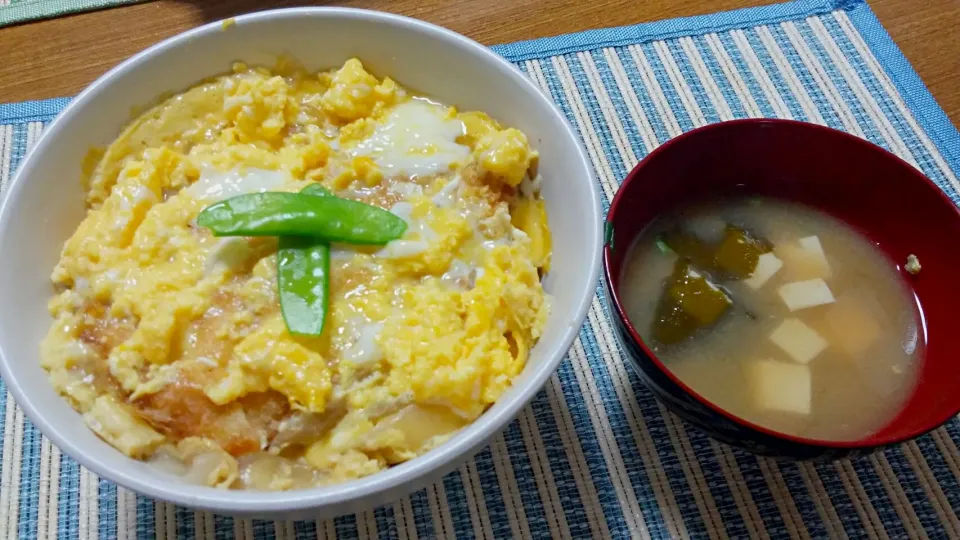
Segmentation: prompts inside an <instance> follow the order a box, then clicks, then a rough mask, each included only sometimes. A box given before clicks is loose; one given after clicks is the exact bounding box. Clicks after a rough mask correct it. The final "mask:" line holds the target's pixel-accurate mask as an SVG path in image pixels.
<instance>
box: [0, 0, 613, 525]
mask: <svg viewBox="0 0 960 540" xmlns="http://www.w3.org/2000/svg"><path fill="white" fill-rule="evenodd" d="M308 16H309V17H325V18H340V19H353V20H366V21H373V22H376V23H382V24H386V25H393V26H400V27H404V28H406V29H409V30H410V31H412V32H417V33H422V34H428V35H430V36H431V37H433V38H435V39H437V41H438V42H446V43H448V44H453V45H456V46H459V47H461V48H464V49H465V54H467V55H469V56H473V57H476V58H477V60H476V61H478V62H486V63H492V64H496V65H498V66H499V67H500V68H501V71H502V74H503V76H504V77H509V78H511V79H512V80H513V82H514V84H517V85H519V86H520V87H521V88H523V89H524V91H526V92H528V93H529V94H531V95H532V96H533V99H536V100H540V101H541V102H543V103H544V104H545V105H547V109H548V110H550V111H551V112H552V114H553V116H554V117H555V118H554V120H555V121H558V122H560V124H561V125H563V126H564V127H565V128H566V129H565V133H561V134H559V136H561V137H563V136H566V137H567V138H569V141H570V142H571V143H573V146H574V148H575V151H576V152H577V155H576V157H577V159H578V160H579V161H580V162H581V163H582V164H583V169H584V171H585V172H586V174H587V177H586V179H585V180H587V181H589V182H591V184H592V185H591V188H592V189H590V190H589V193H590V197H589V199H590V200H589V201H588V205H589V206H590V207H592V208H593V212H592V214H591V215H589V216H588V219H587V221H588V223H587V227H590V226H593V227H594V229H595V230H594V231H593V234H588V235H587V236H588V238H589V237H590V236H592V237H593V238H590V240H591V241H592V244H593V246H594V247H593V249H592V250H591V251H592V253H589V254H586V253H585V255H589V256H590V257H589V260H590V268H589V269H588V272H587V274H588V278H587V280H586V284H585V285H584V290H583V291H578V292H577V294H578V295H579V297H578V298H575V299H574V301H573V302H572V303H573V306H574V309H573V310H572V312H571V313H570V317H569V322H568V323H567V324H566V325H565V328H563V329H562V330H561V335H560V336H558V341H557V345H556V347H557V349H556V352H555V354H553V355H552V357H547V358H545V360H544V362H543V363H542V364H541V365H540V366H538V367H537V369H536V370H535V371H534V372H533V373H531V374H530V378H529V379H528V382H527V384H526V385H525V386H523V387H520V388H519V391H518V392H517V393H516V394H514V395H513V396H511V397H510V398H509V399H505V398H501V399H500V400H498V401H497V402H496V403H495V404H494V406H498V405H499V406H500V407H501V409H500V410H499V411H497V413H496V415H491V414H490V410H488V411H487V412H485V413H484V414H482V415H481V416H480V417H479V418H477V419H476V420H474V421H473V422H472V423H471V424H469V425H468V426H467V427H466V428H464V429H462V430H461V431H460V432H458V433H457V434H456V435H455V436H453V437H451V438H450V439H449V440H448V441H447V442H445V443H444V444H442V445H440V446H438V447H436V448H434V449H432V450H430V451H429V452H427V453H425V454H423V455H420V456H418V457H416V458H414V459H412V460H410V461H407V462H404V463H401V464H398V465H394V466H391V467H389V468H387V469H384V470H382V471H379V472H377V473H374V474H372V475H369V476H366V477H362V478H359V479H355V480H350V481H347V482H342V483H338V484H332V485H329V486H321V487H316V488H311V489H305V490H296V491H276V492H266V491H253V490H249V491H247V490H223V489H217V488H211V487H207V486H192V485H188V484H177V483H176V482H175V481H173V480H171V481H170V482H164V483H153V482H148V481H145V480H144V479H143V478H142V477H141V476H140V475H138V474H136V472H134V471H131V472H126V471H120V470H117V469H115V468H114V467H112V466H111V463H110V462H109V458H104V457H101V456H97V455H95V454H94V453H92V452H88V451H87V450H81V449H80V448H79V447H78V446H77V445H75V444H74V443H73V442H72V441H71V440H70V439H69V438H67V437H65V436H63V435H62V434H61V433H60V431H59V430H58V429H57V428H56V427H54V426H53V425H51V424H50V423H48V422H47V421H46V419H45V417H46V414H44V413H42V412H41V411H42V409H43V405H42V404H40V403H36V402H35V401H34V400H32V399H31V398H30V397H29V396H28V395H27V394H26V393H25V392H24V390H23V388H22V387H21V385H20V383H19V380H18V377H17V375H16V370H15V369H13V368H12V360H13V359H12V358H10V355H9V354H8V353H4V351H3V344H2V343H0V374H2V376H3V378H4V380H5V382H6V383H7V387H8V389H9V391H10V392H11V393H12V395H13V397H14V398H15V401H16V403H17V404H18V405H19V406H20V407H21V408H22V410H23V412H24V413H25V414H26V416H27V418H28V419H29V420H30V421H31V422H33V423H34V425H36V426H37V427H38V428H39V429H40V431H41V432H42V433H43V434H44V435H45V436H47V437H48V438H49V439H50V440H51V441H52V442H53V443H54V444H55V445H56V446H57V447H59V448H60V449H61V450H62V451H63V452H64V453H65V454H66V455H68V456H70V457H72V458H73V459H75V460H76V461H77V462H79V463H80V464H81V465H83V466H84V467H86V468H88V469H90V470H91V471H93V472H95V473H96V474H97V475H98V476H100V477H103V478H105V479H107V480H110V481H111V482H114V483H115V484H118V485H121V486H124V487H127V488H130V489H132V490H134V491H135V492H137V493H140V494H143V495H146V496H149V497H152V498H155V499H159V500H164V501H169V502H173V503H177V504H181V505H184V506H188V507H191V508H199V509H204V510H212V511H217V512H223V513H227V514H231V513H233V514H258V515H266V514H271V513H272V514H278V513H289V512H297V511H304V510H311V509H318V508H322V507H325V506H340V507H341V508H343V507H347V506H349V505H351V504H353V505H357V507H360V506H361V505H363V504H364V500H365V499H366V500H368V499H371V498H374V497H376V496H377V495H378V494H381V493H386V492H398V491H402V490H404V486H405V485H411V486H412V485H417V483H418V481H423V480H424V479H430V475H431V474H432V473H434V472H435V471H437V470H441V469H445V468H447V467H450V466H451V463H453V462H457V461H458V460H464V459H469V458H470V457H472V456H473V454H474V453H475V452H476V451H477V450H478V449H479V448H480V446H481V445H482V444H485V443H486V442H487V441H489V439H490V438H491V437H493V436H494V435H496V434H497V433H499V432H500V431H501V430H502V429H503V428H504V427H506V425H507V424H508V423H509V422H510V421H511V420H512V419H513V418H515V417H516V415H517V414H518V413H519V412H520V411H521V410H522V408H523V407H525V406H527V404H529V403H530V401H531V400H532V399H533V397H534V396H535V394H536V393H537V392H539V391H540V390H541V389H542V388H543V386H544V384H545V383H546V381H547V379H548V378H549V377H550V376H551V375H553V373H555V372H556V369H557V367H558V366H559V365H560V362H561V361H562V360H563V357H564V356H565V355H566V353H567V351H568V350H569V349H570V347H571V346H572V345H573V341H574V339H575V338H576V336H577V335H578V333H579V328H580V326H581V325H582V322H583V320H584V319H585V318H586V316H587V311H588V310H589V309H590V306H591V303H592V300H593V297H594V295H595V294H596V288H595V284H596V283H597V281H598V280H599V277H600V266H601V265H600V255H601V247H602V244H603V239H602V236H603V233H602V228H601V222H602V216H603V212H602V206H601V204H600V195H599V192H598V188H597V182H596V179H595V173H594V171H593V168H592V167H591V166H590V160H589V157H588V155H587V153H586V150H585V148H584V146H583V143H582V142H581V140H580V138H579V137H578V136H577V135H576V132H575V131H574V129H573V127H572V125H571V124H570V122H569V121H568V119H567V118H566V117H565V116H564V115H563V114H562V113H561V112H560V110H559V108H558V107H557V106H556V105H555V104H554V103H553V102H552V101H551V100H550V99H549V98H548V97H547V96H546V95H545V94H544V93H543V92H542V91H541V90H540V89H539V88H538V87H537V86H536V85H535V84H534V83H533V82H532V81H531V80H530V79H529V78H527V77H526V76H525V75H524V74H523V73H522V72H521V71H520V70H519V69H517V68H516V67H515V66H514V65H512V64H511V63H510V62H508V61H507V60H506V59H505V58H503V57H501V56H500V55H498V54H496V53H495V52H493V51H492V50H491V49H489V48H487V47H485V46H484V45H481V44H480V43H478V42H476V41H474V40H472V39H470V38H468V37H466V36H463V35H461V34H459V33H456V32H454V31H452V30H449V29H446V28H443V27H441V26H438V25H435V24H432V23H428V22H426V21H421V20H418V19H414V18H411V17H404V16H401V15H395V14H392V13H386V12H381V11H374V10H366V9H356V8H343V7H295V8H281V9H272V10H265V11H259V12H255V13H249V14H245V15H238V16H236V17H230V18H227V19H223V20H217V21H212V22H209V23H206V24H204V25H202V26H199V27H196V28H193V29H190V30H187V31H184V32H182V33H180V34H177V35H175V36H172V37H170V38H167V39H165V40H163V41H161V42H159V43H156V44H154V45H152V46H150V47H148V48H147V49H144V50H143V51H141V52H139V53H137V54H135V55H133V56H131V57H130V58H128V59H127V60H125V61H123V62H122V63H120V64H119V65H117V66H115V67H114V68H112V69H110V70H109V71H108V72H106V73H105V74H103V75H101V76H100V77H99V78H97V79H96V80H95V81H94V82H92V83H91V84H90V85H89V86H87V87H86V88H85V89H84V90H83V91H82V92H80V93H79V94H78V95H77V96H76V97H75V98H74V99H73V100H71V102H70V103H69V104H68V105H67V106H66V107H65V108H64V110H63V111H62V112H61V113H60V114H59V115H58V116H57V117H56V119H54V120H53V121H52V122H51V123H50V124H49V125H48V126H47V127H46V129H45V130H44V131H43V133H42V134H41V136H40V138H39V140H38V141H37V143H36V145H35V146H34V148H33V149H32V150H31V151H30V152H29V153H28V155H27V156H25V157H24V160H23V161H22V163H21V164H20V167H19V168H18V170H17V171H16V172H15V173H14V175H13V177H12V178H11V180H10V183H9V185H8V186H7V187H6V189H5V190H4V193H3V196H2V197H0V230H3V229H4V228H5V227H6V224H7V222H8V220H9V219H10V215H11V210H10V207H12V206H13V204H14V202H15V201H17V200H18V198H19V194H20V192H21V189H22V187H23V184H24V178H25V177H26V176H27V175H28V172H29V171H30V170H31V169H32V168H33V167H34V166H35V165H34V163H36V162H38V161H39V160H40V159H41V157H42V156H43V155H44V153H45V150H46V148H47V146H49V144H50V141H51V140H52V139H54V138H56V137H57V136H58V133H59V132H60V131H61V130H62V129H63V128H62V127H61V126H63V125H65V124H67V123H68V122H69V121H70V120H71V119H72V118H73V117H74V116H76V114H77V113H78V111H79V110H81V109H82V108H84V107H85V106H87V104H88V103H89V102H90V101H92V100H93V99H94V98H95V96H96V94H98V93H99V92H100V91H101V89H102V88H104V87H107V86H109V85H111V84H113V83H114V82H115V81H116V80H118V79H120V78H122V77H124V76H125V75H126V74H127V73H128V72H129V71H131V70H132V69H134V68H135V67H136V66H137V65H138V64H140V63H141V62H143V61H144V60H147V59H149V58H153V57H156V56H160V55H163V54H164V53H166V52H167V51H168V50H170V49H174V48H177V47H180V46H182V45H184V44H186V43H188V42H189V41H191V40H193V39H195V38H197V37H200V36H205V35H209V34H212V33H220V32H222V30H223V26H222V25H223V24H224V22H225V21H230V22H234V23H237V24H250V23H257V22H263V21H268V20H276V19H286V18H297V17H308ZM561 324H562V323H561ZM127 459H129V458H127ZM431 480H432V479H431ZM418 487H419V486H418ZM403 494H404V495H405V494H406V493H403ZM396 495H397V496H400V495H401V494H400V493H396ZM381 502H383V501H381ZM366 504H367V505H369V506H371V507H372V504H371V503H370V502H367V503H366ZM378 504H379V503H378ZM349 511H353V510H349Z"/></svg>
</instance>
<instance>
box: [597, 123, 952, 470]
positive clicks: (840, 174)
mask: <svg viewBox="0 0 960 540" xmlns="http://www.w3.org/2000/svg"><path fill="white" fill-rule="evenodd" d="M729 195H758V196H769V197H776V198H780V199H785V200H789V201H794V202H799V203H803V204H806V205H808V206H811V207H814V208H817V209H819V210H821V211H824V212H826V213H828V214H831V215H833V216H835V217H837V218H839V219H841V220H843V221H845V222H846V223H848V224H849V225H851V226H853V227H854V228H855V229H857V230H858V231H860V232H861V233H862V234H863V235H865V236H866V237H867V238H869V239H870V240H872V241H874V242H876V243H877V245H879V246H880V249H881V250H882V251H883V252H884V253H885V254H886V255H887V256H888V257H889V259H890V264H892V265H896V264H904V262H905V261H906V259H907V255H909V254H916V255H917V256H918V258H919V260H920V261H921V263H922V264H923V270H922V271H921V272H920V273H919V274H918V275H916V276H911V279H910V282H911V284H912V286H913V290H914V292H915V293H916V295H917V298H918V299H919V303H920V306H921V309H922V313H923V317H922V321H923V323H924V324H923V328H924V331H925V333H926V334H925V335H926V348H925V350H924V351H923V353H922V357H921V358H920V361H921V367H920V375H919V377H918V382H917V385H916V387H915V389H914V391H913V393H912V394H911V397H910V398H909V399H908V401H907V402H906V404H905V406H904V408H903V409H902V410H901V412H900V413H899V414H898V415H897V416H896V417H895V418H894V419H893V420H892V421H891V422H890V423H889V424H887V425H886V426H885V427H883V428H882V429H881V430H879V431H878V432H876V433H875V434H873V435H872V436H870V437H868V438H865V439H862V440H857V441H852V442H832V441H822V440H815V439H807V438H802V437H795V436H791V435H787V434H784V433H779V432H776V431H773V430H770V429H766V428H763V427H761V426H758V425H756V424H753V423H750V422H747V421H745V420H743V419H740V418H738V417H736V416H734V415H732V414H730V413H728V412H726V411H724V410H723V409H721V408H719V407H717V406H716V405H714V404H713V403H711V402H709V401H707V400H706V399H704V398H703V397H702V396H700V395H698V394H697V393H696V392H695V391H693V390H692V389H691V388H689V387H688V386H686V385H685V384H684V383H683V382H682V381H680V380H679V379H678V378H677V377H675V376H674V375H673V374H672V373H671V372H670V371H669V369H667V368H666V367H665V366H664V364H663V363H662V362H661V361H660V360H659V359H658V358H657V357H656V356H655V355H654V354H653V353H652V352H651V350H650V348H649V347H647V345H646V344H644V342H643V340H642V339H641V337H640V334H639V333H638V332H637V330H636V329H635V328H633V326H632V325H631V324H630V321H629V320H628V319H627V316H626V311H625V310H624V307H623V305H622V304H621V302H620V297H619V295H618V292H619V285H620V281H621V270H622V268H623V266H624V258H625V255H626V253H627V248H628V247H629V246H630V245H631V243H632V241H633V240H634V239H635V238H636V236H637V235H638V234H639V233H640V231H642V230H643V229H644V227H646V226H647V225H648V224H649V223H650V222H651V221H652V220H653V219H654V218H656V217H657V216H658V215H660V214H661V213H664V212H668V211H669V210H671V209H673V208H676V207H677V206H679V205H684V204H688V203H690V202H693V201H702V200H705V199H710V198H714V197H722V196H729ZM958 241H960V212H958V210H957V207H956V206H955V205H954V203H953V202H951V200H950V199H949V198H948V197H947V196H946V195H945V194H944V192H943V191H941V190H940V188H938V187H937V186H936V185H935V184H934V183H933V182H932V181H930V180H929V179H928V178H927V177H925V176H924V175H923V174H921V173H920V172H919V171H918V170H917V169H915V168H914V167H912V166H911V165H909V164H908V163H906V162H904V161H903V160H901V159H900V158H898V157H896V156H894V155H893V154H891V153H889V152H887V151H886V150H884V149H882V148H880V147H878V146H875V145H873V144H871V143H869V142H867V141H864V140H862V139H859V138H856V137H853V136H851V135H848V134H845V133H842V132H839V131H836V130H833V129H829V128H826V127H822V126H817V125H814V124H807V123H802V122H794V121H787V120H737V121H731V122H724V123H720V124H713V125H709V126H706V127H703V128H700V129H697V130H694V131H691V132H689V133H686V134H683V135H681V136H679V137H677V138H675V139H673V140H671V141H669V142H667V143H666V144H664V145H662V146H660V147H659V148H657V149H656V150H655V151H654V152H652V153H651V154H650V155H649V156H647V157H646V158H645V159H644V160H643V161H641V162H640V163H639V164H638V165H637V166H636V167H635V168H634V169H633V171H631V172H630V174H629V175H628V176H627V178H626V180H624V182H623V184H622V185H621V186H620V190H619V191H618V192H617V196H616V197H615V198H614V200H613V202H612V203H611V205H610V212H609V214H608V215H607V238H606V245H605V246H604V252H603V265H604V285H605V295H604V296H605V300H606V302H607V307H608V309H609V311H610V315H611V318H612V319H613V321H614V326H615V334H616V335H617V339H618V340H619V342H620V345H621V347H622V348H623V350H624V352H625V353H626V356H627V358H628V359H629V361H630V363H631V364H632V365H633V366H634V367H635V368H636V370H637V371H638V373H639V374H640V377H641V379H642V380H643V381H644V382H645V383H646V384H647V386H649V387H650V388H651V390H652V391H653V392H654V394H655V395H656V396H657V398H658V399H660V401H661V402H663V403H664V405H666V406H667V407H668V408H669V409H670V410H671V411H673V412H674V413H676V414H677V415H678V416H680V417H682V418H683V419H684V420H686V421H687V422H689V423H691V424H693V425H695V426H697V427H698V428H700V429H701V430H703V431H705V432H706V433H707V434H709V435H710V436H712V437H714V438H716V439H718V440H721V441H723V442H726V443H729V444H732V445H735V446H740V447H743V448H745V449H747V450H750V451H752V452H755V453H758V454H762V455H767V456H772V457H779V458H787V459H816V460H829V459H837V458H840V457H846V456H850V455H853V454H861V453H866V452H870V451H873V450H875V449H877V448H880V447H883V446H886V445H891V444H896V443H899V442H902V441H905V440H907V439H910V438H913V437H916V436H918V435H921V434H923V433H926V432H927V431H930V430H932V429H934V428H936V427H938V426H940V425H941V424H943V423H944V422H946V421H947V420H949V419H950V418H952V417H953V416H955V415H957V414H958V412H960V390H958V389H960V358H958V352H960V332H957V331H956V330H955V326H956V321H958V320H960V285H958V277H957V276H958V275H960V249H957V248H956V246H957V242H958Z"/></svg>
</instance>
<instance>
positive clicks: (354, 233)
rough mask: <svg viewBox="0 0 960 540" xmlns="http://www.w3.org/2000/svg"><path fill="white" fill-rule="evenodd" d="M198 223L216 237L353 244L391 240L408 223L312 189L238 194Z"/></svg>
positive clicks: (205, 213) (204, 214)
mask: <svg viewBox="0 0 960 540" xmlns="http://www.w3.org/2000/svg"><path fill="white" fill-rule="evenodd" d="M197 224H198V225H200V226H201V227H206V228H208V229H210V230H211V231H212V232H213V234H214V236H305V237H311V238H322V239H324V240H327V241H329V242H344V243H348V244H367V245H377V244H386V243H387V242H389V241H391V240H396V239H397V238H400V237H401V236H403V233H404V232H405V231H406V230H407V223H406V222H405V221H404V220H403V219H401V218H400V217H398V216H395V215H394V214H391V213H390V212H388V211H386V210H383V209H381V208H377V207H376V206H371V205H368V204H364V203H361V202H358V201H351V200H347V199H341V198H339V197H330V196H325V197H324V196H317V195H315V194H308V193H283V192H265V193H251V194H247V195H238V196H236V197H231V198H229V199H226V200H223V201H220V202H218V203H214V204H212V205H210V206H208V207H206V208H205V209H204V210H203V211H202V212H200V215H199V216H197Z"/></svg>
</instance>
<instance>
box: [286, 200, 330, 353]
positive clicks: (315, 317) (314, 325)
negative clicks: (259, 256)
mask: <svg viewBox="0 0 960 540" xmlns="http://www.w3.org/2000/svg"><path fill="white" fill-rule="evenodd" d="M300 193H303V194H307V195H314V196H317V197H331V196H333V194H331V193H330V192H329V191H327V190H326V189H325V188H324V187H323V186H321V185H320V184H311V185H309V186H307V187H305V188H303V190H302V191H300ZM277 284H278V287H279V290H280V312H281V313H282V314H283V320H284V322H286V324H287V330H289V331H290V333H291V334H297V335H303V336H319V335H320V334H321V333H323V326H324V323H325V322H326V319H327V305H328V303H329V301H330V300H329V297H330V243H329V242H327V241H326V240H322V239H319V238H310V237H298V236H281V237H280V240H279V247H278V248H277Z"/></svg>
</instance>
